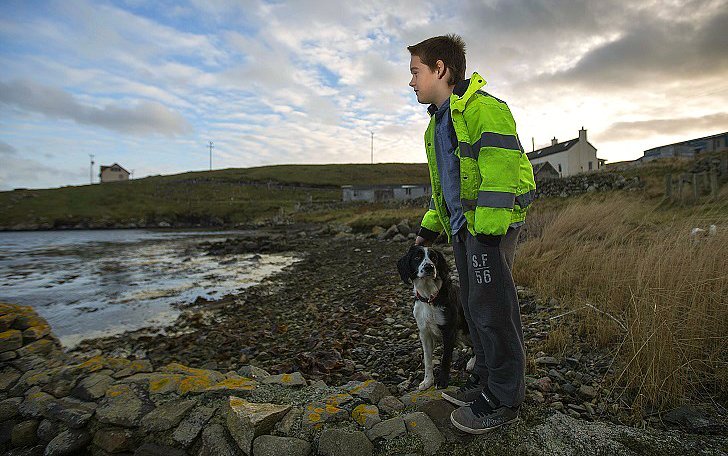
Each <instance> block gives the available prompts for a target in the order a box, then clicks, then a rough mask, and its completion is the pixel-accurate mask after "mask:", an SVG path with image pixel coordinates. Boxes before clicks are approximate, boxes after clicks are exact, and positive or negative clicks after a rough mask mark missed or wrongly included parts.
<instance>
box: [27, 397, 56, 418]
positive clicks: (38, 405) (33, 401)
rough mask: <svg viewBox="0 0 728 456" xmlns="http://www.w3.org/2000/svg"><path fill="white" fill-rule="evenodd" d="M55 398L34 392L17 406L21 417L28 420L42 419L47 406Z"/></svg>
mask: <svg viewBox="0 0 728 456" xmlns="http://www.w3.org/2000/svg"><path fill="white" fill-rule="evenodd" d="M55 399H56V398H55V397H53V396H51V395H50V394H48V393H44V392H42V391H34V392H32V393H30V394H28V395H27V396H26V397H25V400H24V401H23V402H22V403H21V404H20V405H19V406H18V411H19V412H20V414H21V415H23V416H25V417H29V418H31V417H32V418H42V417H43V415H44V414H45V413H46V410H47V409H48V406H49V405H50V404H51V403H53V401H54V400H55Z"/></svg>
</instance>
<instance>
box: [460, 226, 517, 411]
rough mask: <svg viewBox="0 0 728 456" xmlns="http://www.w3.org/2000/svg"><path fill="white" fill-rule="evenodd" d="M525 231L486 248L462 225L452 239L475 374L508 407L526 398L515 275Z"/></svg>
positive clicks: (512, 232)
mask: <svg viewBox="0 0 728 456" xmlns="http://www.w3.org/2000/svg"><path fill="white" fill-rule="evenodd" d="M520 231H521V227H517V228H508V231H507V232H506V234H505V236H503V238H502V239H501V242H500V245H499V246H487V245H485V244H484V243H482V242H481V241H480V240H478V239H476V238H475V237H473V235H471V234H470V232H469V231H468V229H467V228H465V227H463V228H462V229H461V230H459V231H458V233H457V235H456V236H453V253H454V255H455V265H456V266H457V270H458V275H459V277H460V300H461V301H462V304H463V310H464V313H465V319H466V320H467V322H468V327H469V329H470V338H471V339H472V343H473V350H474V352H475V369H474V372H475V374H477V375H479V376H480V381H481V383H482V384H483V385H488V388H489V389H490V391H491V393H493V395H495V397H496V398H497V399H498V400H499V401H500V403H501V404H503V405H506V406H508V407H516V406H519V405H521V403H522V402H523V401H524V399H525V394H526V388H525V383H524V382H525V377H524V376H525V368H526V362H525V352H524V347H523V330H522V328H521V312H520V308H519V305H518V294H517V293H516V285H515V283H514V282H513V275H512V273H511V271H512V268H513V260H514V258H515V254H516V242H517V241H518V233H519V232H520Z"/></svg>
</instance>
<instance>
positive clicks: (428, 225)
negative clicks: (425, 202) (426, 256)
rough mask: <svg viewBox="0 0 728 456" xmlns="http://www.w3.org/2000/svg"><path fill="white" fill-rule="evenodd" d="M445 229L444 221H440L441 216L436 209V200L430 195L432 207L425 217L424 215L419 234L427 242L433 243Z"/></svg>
mask: <svg viewBox="0 0 728 456" xmlns="http://www.w3.org/2000/svg"><path fill="white" fill-rule="evenodd" d="M444 229H445V228H444V227H443V226H442V222H440V217H439V216H438V215H437V211H436V210H435V201H434V200H433V199H432V197H430V207H429V209H427V212H425V215H424V217H422V223H420V230H419V231H418V232H417V236H418V237H422V238H423V239H424V240H425V242H427V243H430V244H431V243H432V242H434V241H435V239H436V238H437V236H439V235H440V233H442V231H443V230H444Z"/></svg>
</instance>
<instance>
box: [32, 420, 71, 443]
mask: <svg viewBox="0 0 728 456" xmlns="http://www.w3.org/2000/svg"><path fill="white" fill-rule="evenodd" d="M67 429H68V428H67V427H66V426H65V425H62V424H60V423H56V422H54V421H51V420H49V419H45V418H44V419H42V420H41V422H40V424H39V425H38V431H37V435H38V438H39V439H40V440H41V441H42V442H46V443H47V442H50V441H51V440H53V438H54V437H55V436H57V435H58V434H60V433H61V432H63V431H65V430H67Z"/></svg>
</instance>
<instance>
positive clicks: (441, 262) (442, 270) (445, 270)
mask: <svg viewBox="0 0 728 456" xmlns="http://www.w3.org/2000/svg"><path fill="white" fill-rule="evenodd" d="M430 256H434V257H435V261H434V263H435V268H436V269H437V275H438V277H440V278H442V279H443V280H445V279H447V278H448V277H450V266H449V265H448V264H447V260H446V259H445V255H443V254H442V253H440V252H439V251H437V250H434V249H430Z"/></svg>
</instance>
